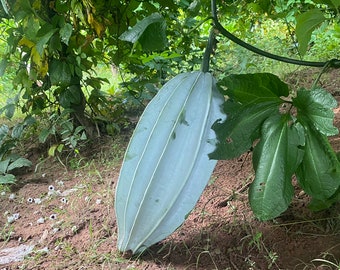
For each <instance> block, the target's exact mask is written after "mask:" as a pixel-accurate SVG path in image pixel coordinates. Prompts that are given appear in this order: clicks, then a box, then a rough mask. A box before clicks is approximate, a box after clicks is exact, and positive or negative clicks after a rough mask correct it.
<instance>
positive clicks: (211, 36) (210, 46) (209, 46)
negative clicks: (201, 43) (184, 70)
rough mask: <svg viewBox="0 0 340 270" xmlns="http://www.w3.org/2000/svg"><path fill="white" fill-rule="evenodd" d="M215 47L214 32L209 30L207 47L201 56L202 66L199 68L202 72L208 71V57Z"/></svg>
mask: <svg viewBox="0 0 340 270" xmlns="http://www.w3.org/2000/svg"><path fill="white" fill-rule="evenodd" d="M215 46H216V39H215V32H214V29H213V28H211V29H210V33H209V39H208V43H207V46H206V48H205V51H204V55H203V61H202V66H201V71H202V72H208V71H209V65H210V55H211V54H212V53H213V51H214V48H215Z"/></svg>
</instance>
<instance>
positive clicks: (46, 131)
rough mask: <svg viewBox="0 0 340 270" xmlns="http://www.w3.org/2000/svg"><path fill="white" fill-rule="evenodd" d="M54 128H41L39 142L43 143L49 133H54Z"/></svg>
mask: <svg viewBox="0 0 340 270" xmlns="http://www.w3.org/2000/svg"><path fill="white" fill-rule="evenodd" d="M54 132H55V130H54V129H52V128H47V129H43V130H42V131H41V132H40V134H39V142H40V143H45V142H46V140H47V138H48V136H49V135H50V134H54Z"/></svg>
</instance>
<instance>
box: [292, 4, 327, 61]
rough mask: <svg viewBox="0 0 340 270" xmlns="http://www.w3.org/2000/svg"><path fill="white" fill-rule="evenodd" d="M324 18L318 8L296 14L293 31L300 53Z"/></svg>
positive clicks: (304, 50)
mask: <svg viewBox="0 0 340 270" xmlns="http://www.w3.org/2000/svg"><path fill="white" fill-rule="evenodd" d="M325 19H326V18H325V16H324V15H323V13H322V11H320V10H318V9H313V10H309V11H307V12H305V13H302V14H300V15H299V16H297V18H296V30H295V32H296V38H297V40H298V42H299V47H298V49H299V52H300V54H301V55H304V54H305V53H306V51H307V47H308V43H309V41H310V39H311V36H312V33H313V31H314V29H315V28H316V27H318V26H319V25H320V24H321V23H322V22H324V21H325Z"/></svg>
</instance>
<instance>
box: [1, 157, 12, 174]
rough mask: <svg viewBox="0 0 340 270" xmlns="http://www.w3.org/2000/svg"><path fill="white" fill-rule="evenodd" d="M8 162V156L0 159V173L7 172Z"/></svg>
mask: <svg viewBox="0 0 340 270" xmlns="http://www.w3.org/2000/svg"><path fill="white" fill-rule="evenodd" d="M9 162H10V159H9V158H7V159H5V160H2V161H0V173H2V174H4V173H6V172H7V168H8V165H9Z"/></svg>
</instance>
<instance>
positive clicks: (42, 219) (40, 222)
mask: <svg viewBox="0 0 340 270" xmlns="http://www.w3.org/2000/svg"><path fill="white" fill-rule="evenodd" d="M37 223H38V224H43V223H45V219H44V218H43V217H41V218H38V220H37Z"/></svg>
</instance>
